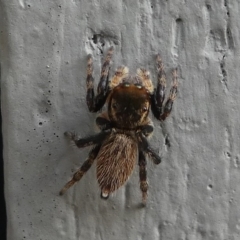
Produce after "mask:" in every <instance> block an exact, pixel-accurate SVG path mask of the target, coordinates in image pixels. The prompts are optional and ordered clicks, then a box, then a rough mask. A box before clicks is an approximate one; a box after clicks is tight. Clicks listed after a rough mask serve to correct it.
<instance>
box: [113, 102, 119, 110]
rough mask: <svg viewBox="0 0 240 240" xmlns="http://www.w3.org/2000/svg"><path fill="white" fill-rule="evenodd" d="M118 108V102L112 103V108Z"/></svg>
mask: <svg viewBox="0 0 240 240" xmlns="http://www.w3.org/2000/svg"><path fill="white" fill-rule="evenodd" d="M117 108H118V104H117V103H116V102H114V103H112V109H114V110H116V109H117Z"/></svg>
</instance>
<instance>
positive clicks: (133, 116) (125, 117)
mask: <svg viewBox="0 0 240 240" xmlns="http://www.w3.org/2000/svg"><path fill="white" fill-rule="evenodd" d="M149 107H150V93H149V92H148V91H147V89H145V88H144V87H143V86H141V85H140V84H130V83H127V82H125V83H121V84H120V85H118V86H117V87H115V88H114V89H113V90H112V94H111V97H110V100H109V105H108V114H109V118H110V120H111V121H112V122H113V123H114V125H115V126H117V127H120V128H135V127H137V126H139V125H141V123H142V122H144V121H145V120H146V118H147V116H148V114H149Z"/></svg>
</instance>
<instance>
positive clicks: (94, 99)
mask: <svg viewBox="0 0 240 240" xmlns="http://www.w3.org/2000/svg"><path fill="white" fill-rule="evenodd" d="M112 54H113V47H110V48H109V50H108V53H107V56H106V58H105V61H104V63H103V65H102V71H101V77H100V81H99V83H98V87H97V95H96V96H95V93H94V78H93V59H92V56H91V55H89V56H88V63H87V80H86V84H87V97H86V101H87V105H88V109H89V111H90V112H97V111H99V110H100V109H101V108H102V107H103V105H104V103H105V101H106V99H107V95H108V77H109V69H110V61H111V58H112Z"/></svg>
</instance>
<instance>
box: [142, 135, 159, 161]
mask: <svg viewBox="0 0 240 240" xmlns="http://www.w3.org/2000/svg"><path fill="white" fill-rule="evenodd" d="M138 141H139V143H138V147H139V149H140V150H141V151H143V152H144V153H146V154H147V155H148V156H149V157H150V158H151V159H152V161H153V163H154V164H159V163H161V161H162V159H161V157H160V156H159V155H158V154H157V153H156V152H155V151H154V150H153V149H152V148H151V147H150V145H149V143H148V141H147V139H146V137H144V136H143V135H142V134H139V135H138Z"/></svg>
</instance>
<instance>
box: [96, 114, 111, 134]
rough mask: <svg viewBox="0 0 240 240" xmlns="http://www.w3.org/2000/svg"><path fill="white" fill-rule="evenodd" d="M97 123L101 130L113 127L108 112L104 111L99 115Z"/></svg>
mask: <svg viewBox="0 0 240 240" xmlns="http://www.w3.org/2000/svg"><path fill="white" fill-rule="evenodd" d="M96 124H97V126H98V128H99V129H100V130H101V131H105V130H108V129H111V128H113V126H112V124H111V121H110V120H109V117H108V113H107V112H102V113H100V114H99V115H98V117H97V118H96Z"/></svg>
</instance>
